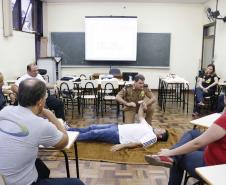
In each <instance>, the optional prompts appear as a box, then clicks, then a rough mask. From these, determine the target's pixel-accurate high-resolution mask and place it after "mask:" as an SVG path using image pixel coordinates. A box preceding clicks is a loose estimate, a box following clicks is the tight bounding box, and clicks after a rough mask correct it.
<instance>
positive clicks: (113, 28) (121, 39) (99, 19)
mask: <svg viewBox="0 0 226 185" xmlns="http://www.w3.org/2000/svg"><path fill="white" fill-rule="evenodd" d="M136 58H137V17H136V16H131V17H124V16H123V17H122V16H107V17H104V16H86V17H85V60H99V61H136Z"/></svg>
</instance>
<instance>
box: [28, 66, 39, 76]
mask: <svg viewBox="0 0 226 185" xmlns="http://www.w3.org/2000/svg"><path fill="white" fill-rule="evenodd" d="M27 73H28V74H29V75H30V76H32V77H36V76H37V75H38V66H37V65H36V64H34V63H32V64H28V65H27Z"/></svg>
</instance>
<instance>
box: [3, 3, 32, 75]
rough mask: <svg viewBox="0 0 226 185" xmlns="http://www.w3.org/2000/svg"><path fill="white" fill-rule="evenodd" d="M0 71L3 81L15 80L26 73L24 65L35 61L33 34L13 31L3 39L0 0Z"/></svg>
mask: <svg viewBox="0 0 226 185" xmlns="http://www.w3.org/2000/svg"><path fill="white" fill-rule="evenodd" d="M0 56H1V59H0V71H1V72H2V73H3V74H4V76H5V79H16V78H17V77H18V76H21V75H22V74H23V73H25V72H26V65H27V64H28V63H31V62H32V61H34V59H35V39H34V34H29V33H23V32H18V31H13V36H11V37H3V24H2V0H0Z"/></svg>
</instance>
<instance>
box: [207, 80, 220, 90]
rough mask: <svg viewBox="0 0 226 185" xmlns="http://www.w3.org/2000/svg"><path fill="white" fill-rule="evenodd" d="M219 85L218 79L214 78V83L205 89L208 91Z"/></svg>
mask: <svg viewBox="0 0 226 185" xmlns="http://www.w3.org/2000/svg"><path fill="white" fill-rule="evenodd" d="M217 84H218V78H217V77H214V83H212V84H210V85H209V86H208V87H206V88H205V89H206V90H207V91H208V89H209V88H211V87H214V86H215V85H217Z"/></svg>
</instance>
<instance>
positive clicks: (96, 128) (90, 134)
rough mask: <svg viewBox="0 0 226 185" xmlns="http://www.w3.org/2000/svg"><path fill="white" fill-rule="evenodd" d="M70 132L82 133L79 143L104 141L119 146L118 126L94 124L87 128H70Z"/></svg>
mask: <svg viewBox="0 0 226 185" xmlns="http://www.w3.org/2000/svg"><path fill="white" fill-rule="evenodd" d="M68 130H69V131H78V132H80V134H79V136H78V139H77V141H88V140H89V141H90V140H91V141H102V142H107V143H112V144H119V143H120V142H119V133H118V125H116V124H93V125H90V126H89V127H86V128H69V129H68Z"/></svg>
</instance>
